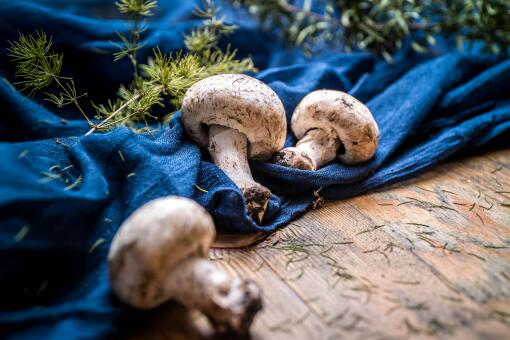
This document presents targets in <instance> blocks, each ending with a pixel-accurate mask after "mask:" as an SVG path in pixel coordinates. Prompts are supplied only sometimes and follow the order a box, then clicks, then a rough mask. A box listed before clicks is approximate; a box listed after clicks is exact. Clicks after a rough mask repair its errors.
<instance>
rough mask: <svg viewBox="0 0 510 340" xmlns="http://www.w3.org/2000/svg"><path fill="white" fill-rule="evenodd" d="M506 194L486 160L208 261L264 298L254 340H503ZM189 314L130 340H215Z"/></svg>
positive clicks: (498, 159)
mask: <svg viewBox="0 0 510 340" xmlns="http://www.w3.org/2000/svg"><path fill="white" fill-rule="evenodd" d="M509 192H510V150H500V151H494V152H491V153H489V154H487V155H481V156H476V157H471V158H468V159H461V160H455V161H450V162H448V163H444V164H441V165H439V166H436V167H434V168H433V169H431V170H429V171H428V172H426V173H424V174H423V175H421V176H419V177H417V178H415V179H413V180H409V181H407V182H404V183H400V184H397V185H394V186H392V187H390V188H385V189H383V190H378V191H376V192H372V193H370V194H367V195H363V196H359V197H356V198H353V199H348V200H343V201H336V202H327V203H326V204H324V205H323V206H322V207H321V208H319V209H316V210H313V211H310V212H308V213H307V214H305V215H304V216H303V217H302V218H300V219H299V220H297V221H294V222H292V223H290V224H289V225H288V226H287V227H286V228H283V229H282V230H279V231H278V232H276V233H274V234H272V235H270V236H269V237H268V238H266V239H265V240H263V241H262V242H260V243H258V244H256V245H255V246H253V247H251V248H246V249H213V250H212V251H211V253H210V258H211V260H213V261H214V262H215V263H216V264H217V265H218V266H219V267H221V268H224V269H225V270H228V271H230V272H232V273H233V274H235V275H241V276H243V277H250V278H253V279H254V280H256V281H257V282H258V283H259V284H260V286H261V287H262V288H263V290H264V310H263V312H262V313H261V314H260V315H259V317H258V318H257V319H256V322H255V323H254V325H253V329H252V334H251V338H252V339H340V338H348V339H358V338H359V339H383V338H384V339H386V338H391V339H407V338H413V339H414V338H420V339H421V338H438V339H443V338H458V339H508V337H509V335H510V193H509ZM252 239H254V238H253V236H249V237H248V238H247V240H248V241H249V240H252ZM229 241H230V240H229ZM248 241H246V240H244V242H248ZM235 242H239V244H244V243H243V239H242V238H240V239H238V240H235ZM176 311H178V312H176ZM186 313H187V312H186V311H183V310H182V307H179V306H177V305H175V304H170V305H168V306H165V307H164V308H162V310H161V311H156V312H154V317H151V318H150V322H149V324H148V325H147V326H146V327H145V328H144V329H143V330H142V332H141V333H139V334H136V336H135V338H147V337H150V338H160V339H174V338H175V339H189V338H192V339H200V338H210V337H211V336H212V334H211V330H210V328H208V326H207V323H206V322H205V320H203V318H200V317H199V316H196V315H195V314H193V313H191V314H186ZM183 315H188V317H184V318H183Z"/></svg>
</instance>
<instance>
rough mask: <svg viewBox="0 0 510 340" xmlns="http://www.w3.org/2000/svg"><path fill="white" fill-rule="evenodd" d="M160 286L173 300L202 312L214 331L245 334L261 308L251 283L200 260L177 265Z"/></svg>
mask: <svg viewBox="0 0 510 340" xmlns="http://www.w3.org/2000/svg"><path fill="white" fill-rule="evenodd" d="M164 287H165V290H166V291H167V292H169V293H171V298H173V299H174V300H176V301H178V302H179V303H181V304H182V305H184V306H186V307H188V308H194V309H198V310H200V311H201V312H202V313H204V314H205V315H206V316H207V318H208V319H209V321H210V322H211V324H212V325H213V327H214V328H215V330H216V331H218V332H235V333H238V334H245V333H247V331H248V329H249V327H250V325H251V323H252V321H253V318H254V317H255V315H256V314H257V312H258V311H259V310H260V309H261V308H262V300H261V296H260V290H259V289H258V287H257V285H256V284H255V283H254V282H253V281H251V280H241V279H239V278H237V277H232V276H230V275H228V274H227V273H225V272H224V271H222V270H220V269H218V268H217V267H216V266H215V265H213V264H212V263H211V262H210V261H208V260H206V259H203V258H191V259H188V260H185V261H183V262H182V263H180V264H179V265H177V266H176V267H175V268H174V269H173V270H172V271H171V273H169V275H168V276H167V279H166V280H165V284H164Z"/></svg>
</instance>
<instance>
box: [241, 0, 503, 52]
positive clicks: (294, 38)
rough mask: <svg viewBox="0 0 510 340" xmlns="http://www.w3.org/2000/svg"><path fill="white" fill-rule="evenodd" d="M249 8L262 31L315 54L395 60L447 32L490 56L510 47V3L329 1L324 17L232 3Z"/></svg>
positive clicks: (251, 2) (265, 0)
mask: <svg viewBox="0 0 510 340" xmlns="http://www.w3.org/2000/svg"><path fill="white" fill-rule="evenodd" d="M233 2H234V3H235V4H237V5H241V6H243V7H245V8H247V9H248V11H249V13H251V14H252V15H253V16H255V17H257V18H258V19H259V21H260V22H261V24H262V25H263V26H264V27H267V28H270V29H274V28H275V27H276V28H277V29H279V31H280V32H281V35H282V36H283V37H284V38H285V39H286V40H287V41H289V42H290V43H291V44H294V45H297V46H300V47H303V48H304V49H305V51H309V50H311V48H312V47H314V46H315V45H316V44H317V43H326V44H328V45H330V46H334V47H341V48H343V49H344V50H346V51H350V50H353V49H362V50H370V51H373V52H376V53H378V54H380V55H382V56H384V57H385V58H386V59H387V60H391V59H392V55H393V54H394V53H395V51H397V50H399V49H400V48H401V47H402V46H403V42H404V39H406V38H407V39H409V40H410V44H411V47H412V48H413V49H414V50H416V51H418V52H425V51H427V50H428V49H429V48H430V47H431V46H432V45H434V44H435V38H434V35H436V34H438V33H445V34H447V35H453V36H455V38H456V41H457V45H458V46H459V47H460V48H461V47H462V46H464V44H465V43H466V42H467V43H472V42H475V41H483V42H484V43H485V49H486V50H487V51H488V52H491V53H501V52H504V51H506V50H507V49H508V48H509V47H510V20H508V17H509V15H510V2H509V1H507V0H476V1H475V0H451V1H439V0H384V1H370V0H361V1H346V0H325V1H322V2H321V3H323V4H324V6H323V10H322V11H321V12H317V11H313V10H312V1H310V0H305V1H304V3H303V6H301V7H298V6H295V5H294V4H293V2H292V1H288V0H233Z"/></svg>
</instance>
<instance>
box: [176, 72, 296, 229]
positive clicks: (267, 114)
mask: <svg viewBox="0 0 510 340" xmlns="http://www.w3.org/2000/svg"><path fill="white" fill-rule="evenodd" d="M182 122H183V123H184V127H185V129H186V131H187V132H188V134H189V136H190V137H191V138H192V139H193V140H194V141H196V142H197V143H198V144H199V145H200V146H202V147H204V148H208V149H209V153H210V155H211V157H212V159H213V161H214V163H215V164H216V165H218V166H219V167H220V168H221V169H222V170H223V171H224V172H225V174H226V175H227V176H228V177H230V179H231V180H232V181H233V182H234V183H235V184H236V185H237V186H238V187H239V188H240V190H241V192H242V194H243V197H244V200H245V202H246V207H247V209H248V214H249V215H250V216H251V217H252V218H253V219H254V220H255V221H256V222H257V223H259V224H260V223H261V222H262V218H263V216H264V212H265V210H266V207H267V203H268V201H269V198H270V196H271V192H270V191H269V189H267V188H266V187H264V186H262V185H261V184H259V183H257V182H256V181H255V180H254V179H253V177H252V174H251V171H250V166H249V164H248V158H250V159H255V160H262V161H264V160H268V159H270V158H271V157H272V156H273V154H275V153H276V152H278V151H279V150H281V149H282V148H283V146H284V143H285V137H286V131H287V121H286V119H285V109H284V108H283V104H282V102H281V101H280V99H279V98H278V96H277V95H276V93H274V91H273V90H272V89H271V88H270V87H269V86H267V85H266V84H264V83H263V82H261V81H260V80H257V79H255V78H252V77H249V76H246V75H243V74H222V75H217V76H212V77H209V78H206V79H203V80H201V81H199V82H197V83H195V84H194V85H193V86H191V88H190V89H189V90H188V91H187V92H186V94H185V96H184V99H183V103H182Z"/></svg>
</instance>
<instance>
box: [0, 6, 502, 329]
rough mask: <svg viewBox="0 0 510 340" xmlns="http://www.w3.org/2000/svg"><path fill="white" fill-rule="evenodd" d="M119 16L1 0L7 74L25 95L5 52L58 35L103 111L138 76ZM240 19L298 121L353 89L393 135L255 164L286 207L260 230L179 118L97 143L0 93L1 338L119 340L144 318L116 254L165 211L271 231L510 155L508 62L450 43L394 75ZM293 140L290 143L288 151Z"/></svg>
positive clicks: (159, 24) (160, 31) (65, 120)
mask: <svg viewBox="0 0 510 340" xmlns="http://www.w3.org/2000/svg"><path fill="white" fill-rule="evenodd" d="M193 6H194V4H193V3H192V2H190V1H185V0H181V1H160V8H159V11H158V13H159V14H158V16H157V17H155V18H153V19H151V21H150V23H149V25H148V30H147V32H146V33H145V36H144V37H145V43H146V46H145V47H144V48H143V50H142V51H141V53H140V54H141V57H140V58H141V60H145V58H146V57H147V56H148V55H149V54H150V51H151V49H152V47H154V46H156V45H159V46H160V47H161V48H162V50H164V51H166V52H170V51H173V50H178V49H181V48H183V42H182V40H183V39H182V34H183V33H184V32H187V31H189V29H190V28H191V27H193V26H194V25H196V24H197V20H196V19H193V18H192V17H191V10H192V8H193ZM112 7H113V6H112V2H110V1H99V0H87V1H84V0H82V1H74V2H73V1H65V0H60V1H59V0H39V1H1V2H0V13H3V15H2V18H1V20H0V37H1V38H0V74H1V75H2V76H3V77H4V80H5V79H9V80H10V81H11V82H13V81H14V78H13V67H12V64H11V63H10V62H9V61H8V58H7V56H6V47H7V43H6V41H7V40H11V41H12V40H15V39H16V36H17V32H18V31H21V32H24V33H31V32H33V31H34V30H35V29H39V28H44V30H45V31H46V32H47V33H48V34H49V35H52V36H53V38H54V47H55V48H56V49H57V50H58V51H60V52H64V55H65V57H64V65H65V69H64V74H72V75H73V76H74V77H75V78H76V81H77V85H78V88H79V90H80V91H84V90H87V91H88V98H90V99H93V100H95V101H96V102H99V103H101V102H105V101H106V99H107V98H111V97H112V96H114V94H115V92H116V90H117V88H118V85H119V84H120V83H123V82H127V81H129V79H130V75H131V66H130V64H129V62H127V61H125V62H113V61H112V57H111V52H112V51H113V48H112V46H111V44H110V43H109V40H110V39H115V32H116V31H123V32H126V31H127V30H128V25H127V23H126V22H123V21H121V20H119V19H118V18H114V17H112V15H111V13H114V11H112V10H111V9H112ZM225 9H226V10H227V12H228V13H229V14H231V13H230V11H229V9H228V8H225ZM234 21H235V20H234ZM238 21H239V22H238V23H240V26H241V27H240V29H239V30H238V31H237V32H236V33H235V34H234V35H233V36H232V37H231V38H230V42H231V43H232V45H233V46H234V47H236V48H238V49H239V55H240V56H247V55H251V56H252V57H253V60H254V61H255V64H256V65H257V66H258V67H259V68H260V70H261V72H260V73H258V74H257V75H256V76H257V77H258V78H259V79H260V80H262V81H264V82H266V83H267V84H269V86H271V87H272V88H273V89H274V90H275V91H276V92H277V94H278V95H279V96H280V98H281V99H282V101H283V103H284V105H285V109H286V111H287V118H288V119H289V120H290V116H291V113H292V111H293V109H294V107H295V106H296V105H297V103H298V102H299V100H300V99H301V98H302V97H303V96H305V95H306V94H307V93H308V92H310V91H312V90H315V89H319V88H331V89H337V90H342V91H347V92H349V93H351V94H352V95H354V96H356V97H357V98H359V99H360V100H362V101H364V102H366V103H367V105H368V107H369V108H370V110H371V111H372V113H373V114H374V117H375V119H376V121H377V122H378V124H379V127H380V131H381V136H380V145H379V149H378V151H377V154H376V156H375V158H374V159H373V160H371V161H369V162H367V163H366V164H362V165H358V166H346V165H342V164H339V163H333V164H330V165H328V166H326V167H324V168H323V169H320V170H319V171H316V172H307V171H301V170H294V169H289V168H284V167H281V166H277V165H274V164H268V163H258V162H253V163H251V166H252V170H253V172H254V176H255V177H256V179H257V180H259V181H260V182H261V183H262V184H264V185H266V186H267V187H269V188H270V189H271V190H272V191H273V193H274V194H275V195H274V196H273V197H272V198H271V201H270V204H269V208H268V210H267V213H266V217H265V219H264V222H263V225H261V226H258V225H256V224H254V223H253V222H252V221H251V220H250V219H249V218H248V217H247V215H246V211H245V208H244V206H243V200H242V196H241V194H240V192H239V190H238V189H237V188H236V187H235V186H234V185H233V183H232V182H231V181H230V180H229V179H228V178H227V177H226V176H225V175H224V174H223V172H222V171H220V170H219V169H218V168H217V167H216V166H215V165H214V164H212V163H211V162H210V158H209V157H208V155H207V152H204V151H201V150H200V149H199V148H198V147H197V146H196V145H195V144H193V143H192V142H191V141H190V140H189V138H188V137H187V136H186V134H185V133H184V131H183V128H182V125H181V123H180V120H179V115H177V116H176V117H175V119H173V120H172V122H171V124H170V125H169V126H163V127H161V128H160V129H158V130H156V131H155V132H152V133H146V134H141V135H140V134H135V133H133V132H132V131H130V130H128V129H125V128H119V129H115V130H113V131H110V132H107V133H94V134H93V135H91V136H87V137H84V136H83V135H84V133H85V132H86V131H87V129H88V126H87V124H86V123H85V122H84V121H83V120H82V119H80V116H79V115H78V113H77V112H75V110H73V109H72V108H65V109H56V108H55V107H54V106H52V105H50V104H49V103H47V102H45V101H43V100H41V98H39V97H37V96H36V97H35V98H27V97H25V96H24V95H23V94H20V93H19V92H17V91H16V90H15V89H14V88H13V87H12V85H10V83H9V82H8V81H3V80H0V155H1V158H0V337H1V338H10V337H12V338H16V339H23V338H38V339H39V338H49V339H53V338H55V339H62V338H65V339H86V338H104V337H112V336H116V335H119V334H121V333H122V332H129V331H130V326H136V325H137V324H138V323H139V322H140V321H141V320H143V319H144V318H145V316H146V314H145V313H141V312H136V311H134V310H132V309H130V308H127V307H125V306H122V305H121V304H120V303H118V302H117V301H116V300H115V299H114V298H113V297H112V295H111V291H110V286H109V283H108V278H107V265H106V254H107V250H108V246H109V243H110V241H111V239H112V237H113V235H114V233H115V231H116V230H117V228H118V227H119V225H120V224H121V223H122V221H123V220H124V219H125V218H126V217H127V216H128V215H129V214H130V213H132V212H133V210H135V209H136V208H137V207H139V206H141V205H142V204H144V203H145V202H147V201H149V200H151V199H154V198H157V197H160V196H165V195H180V196H186V197H192V198H193V199H195V200H197V201H198V202H199V203H200V204H202V205H203V206H205V207H206V208H207V209H208V210H209V212H210V213H211V214H212V215H213V216H214V219H215V221H216V225H217V227H218V228H219V229H220V230H222V231H230V232H233V231H235V232H249V231H255V230H261V229H263V230H267V231H271V230H275V228H278V227H281V226H283V225H284V224H285V223H287V222H289V221H290V220H292V219H293V218H296V217H297V216H298V215H299V214H301V213H303V212H304V211H305V210H306V208H307V207H308V206H309V205H310V203H311V201H312V199H313V194H312V192H313V190H317V189H318V188H322V191H321V194H322V195H323V196H324V197H325V198H326V199H340V198H345V197H349V196H353V195H357V194H360V193H362V192H366V191H368V190H371V189H374V188H377V187H381V186H383V185H388V184H390V183H393V182H396V181H400V180H403V179H405V178H408V177H410V176H413V175H415V174H417V173H419V172H420V171H422V170H423V169H425V168H427V167H429V166H431V165H433V164H435V163H437V162H439V161H441V160H443V159H445V158H447V157H449V156H451V155H453V154H455V153H457V152H459V151H460V150H463V149H466V148H471V149H472V148H475V147H479V146H481V145H484V144H487V143H488V142H492V143H495V141H496V142H498V144H502V143H503V144H504V145H506V146H508V135H509V134H508V131H509V129H510V60H508V59H504V58H501V57H500V58H496V57H488V56H482V55H480V54H473V53H471V54H464V55H461V54H458V53H456V52H449V51H450V48H449V46H448V41H446V42H445V43H444V44H443V45H442V46H441V47H440V48H438V49H437V50H436V51H435V54H434V55H428V56H424V55H422V56H419V55H413V54H412V53H411V52H408V51H404V52H402V53H401V54H400V55H399V56H398V57H397V62H396V63H394V64H387V63H385V62H384V61H382V60H380V59H378V58H376V57H375V56H373V55H371V54H368V53H350V54H341V53H338V52H334V51H331V52H327V51H326V52H324V53H322V54H320V55H317V56H315V57H313V58H311V59H307V58H305V57H303V55H302V54H301V53H300V52H299V51H297V50H295V49H289V48H286V47H285V46H284V45H283V44H282V43H281V42H279V41H278V39H277V38H275V37H274V36H271V35H268V34H265V33H262V32H260V31H259V30H257V29H256V26H255V25H253V23H252V22H250V21H249V20H244V19H243V20H238ZM294 142H295V139H294V137H293V136H292V134H291V133H289V135H288V138H287V143H286V144H287V145H292V144H293V143H294ZM505 143H506V144H505ZM45 173H46V174H45ZM47 173H51V174H53V175H55V174H57V175H58V177H59V178H56V179H52V180H51V178H49V177H48V174H47ZM80 178H81V179H82V181H81V183H80V181H79V180H78V179H80ZM73 183H75V185H73ZM195 184H197V185H198V186H199V187H201V188H204V189H206V190H207V192H202V191H200V190H198V189H197V188H196V187H195ZM97 240H99V241H98V243H96V246H95V247H92V245H93V244H94V243H95V242H96V241H97ZM101 240H104V243H102V244H101V243H100V242H101Z"/></svg>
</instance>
